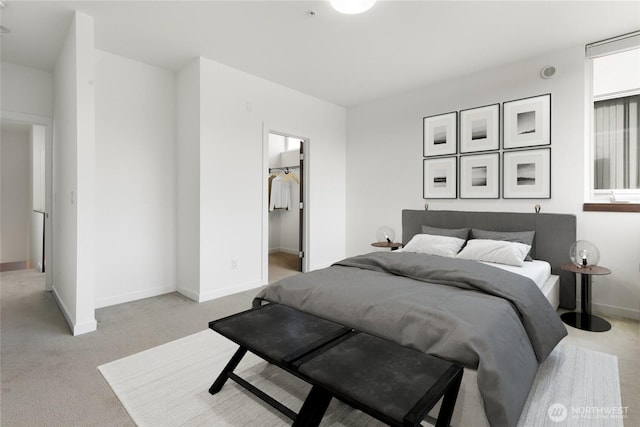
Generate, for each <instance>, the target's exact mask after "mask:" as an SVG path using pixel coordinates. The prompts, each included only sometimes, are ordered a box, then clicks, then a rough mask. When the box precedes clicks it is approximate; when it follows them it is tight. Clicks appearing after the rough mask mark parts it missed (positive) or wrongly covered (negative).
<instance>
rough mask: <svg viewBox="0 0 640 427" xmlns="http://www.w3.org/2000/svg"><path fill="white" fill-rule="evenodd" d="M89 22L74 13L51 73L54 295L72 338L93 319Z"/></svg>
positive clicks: (91, 52)
mask: <svg viewBox="0 0 640 427" xmlns="http://www.w3.org/2000/svg"><path fill="white" fill-rule="evenodd" d="M94 62H95V61H94V47H93V18H91V17H89V16H88V15H85V14H83V13H80V12H76V13H75V15H74V19H73V22H72V23H71V26H70V28H69V31H68V33H67V36H66V38H65V41H64V43H63V46H62V48H61V50H60V53H59V55H58V58H57V60H56V65H55V70H54V100H55V105H54V123H55V124H54V145H53V147H54V151H53V163H54V167H53V170H54V176H53V182H54V190H53V191H54V211H55V216H54V220H53V228H54V230H53V235H54V240H53V244H54V254H55V262H54V263H53V266H54V271H53V289H52V290H53V292H54V295H55V297H56V300H57V302H58V304H59V305H60V308H61V309H62V312H63V314H64V315H65V318H66V319H67V322H68V323H69V326H70V327H71V330H72V332H73V334H74V335H77V334H82V333H85V332H90V331H93V330H95V329H96V321H95V317H94V311H95V310H94V306H95V300H94V278H95V277H94V265H93V264H94V259H95V258H94V257H95V250H94V241H93V239H94V232H93V231H94V230H93V224H94V217H95V211H94V203H95V194H94V192H95V188H94V186H95V129H94V128H95V123H94V108H95V99H94V89H93V83H94V73H93V70H94Z"/></svg>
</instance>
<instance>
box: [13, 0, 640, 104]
mask: <svg viewBox="0 0 640 427" xmlns="http://www.w3.org/2000/svg"><path fill="white" fill-rule="evenodd" d="M73 10H80V11H82V12H85V13H87V14H89V15H91V16H93V17H94V19H95V45H96V47H97V48H98V49H101V50H105V51H109V52H111V53H115V54H118V55H122V56H125V57H129V58H132V59H136V60H139V61H142V62H146V63H149V64H152V65H156V66H158V67H162V68H165V69H168V70H172V71H178V70H179V69H180V68H181V67H183V66H184V65H185V64H187V63H188V62H189V61H191V60H193V59H194V58H195V57H197V56H204V57H207V58H210V59H212V60H215V61H218V62H220V63H223V64H226V65H229V66H231V67H234V68H237V69H239V70H242V71H245V72H247V73H250V74H253V75H256V76H260V77H262V78H264V79H267V80H271V81H273V82H276V83H280V84H282V85H284V86H287V87H290V88H293V89H296V90H298V91H300V92H303V93H307V94H309V95H312V96H315V97H318V98H321V99H325V100H327V101H330V102H332V103H335V104H339V105H343V106H347V107H348V106H353V105H358V104H361V103H364V102H367V101H370V100H373V99H377V98H383V97H387V96H390V95H394V94H397V93H402V92H406V91H410V90H412V89H415V88H417V87H422V86H426V85H429V84H433V83H436V82H438V81H442V80H445V79H449V78H452V77H456V76H460V75H465V74H470V73H475V72H478V71H480V70H484V69H488V68H492V67H496V66H499V65H502V64H508V63H512V62H516V61H520V60H523V59H525V58H529V57H534V56H537V55H539V54H542V53H544V52H549V51H556V50H562V49H565V48H569V47H574V46H579V45H582V44H585V43H589V42H593V41H598V40H601V39H605V38H608V37H612V36H616V35H619V34H624V33H628V32H631V31H636V30H638V29H640V1H623V2H615V1H584V2H583V1H568V2H562V1H531V2H528V1H497V2H487V1H469V2H466V1H455V0H448V1H418V0H414V1H399V0H386V1H385V0H378V3H377V4H376V5H374V7H373V8H372V9H370V10H369V11H367V12H365V13H363V14H361V15H342V14H340V13H338V12H335V11H333V10H332V9H331V7H330V6H329V2H328V1H306V0H296V1H293V0H290V1H268V0H262V1H244V0H235V1H193V2H191V1H136V2H133V1H80V2H67V1H44V2H38V1H25V0H6V7H5V8H4V9H3V10H2V11H1V14H2V16H1V19H2V25H3V26H5V27H7V28H9V29H10V30H11V33H10V34H5V35H3V36H2V38H1V49H2V50H1V55H2V60H3V61H9V62H13V63H17V64H21V65H25V66H30V67H34V68H39V69H43V70H52V69H53V67H54V64H55V60H56V57H57V54H58V52H59V49H60V46H61V44H62V40H63V38H64V36H65V34H66V31H67V29H68V26H69V23H70V22H71V19H72V12H73ZM310 10H313V11H315V12H316V13H315V16H310V15H309V14H308V11H310Z"/></svg>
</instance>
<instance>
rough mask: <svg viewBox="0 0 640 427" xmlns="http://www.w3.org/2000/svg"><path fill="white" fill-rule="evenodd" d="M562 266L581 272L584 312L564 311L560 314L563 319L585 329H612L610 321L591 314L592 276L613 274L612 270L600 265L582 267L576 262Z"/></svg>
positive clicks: (582, 306) (602, 330) (568, 323)
mask: <svg viewBox="0 0 640 427" xmlns="http://www.w3.org/2000/svg"><path fill="white" fill-rule="evenodd" d="M561 268H562V269H563V270H565V271H570V272H572V273H578V274H580V283H581V285H582V301H581V308H582V312H581V313H577V312H570V313H563V314H562V315H561V316H560V318H561V319H562V321H563V322H564V323H566V324H567V325H570V326H573V327H574V328H578V329H582V330H583V331H591V332H605V331H608V330H609V329H611V324H610V323H609V322H607V321H606V320H604V319H603V318H601V317H598V316H594V315H593V314H591V276H602V275H606V274H611V270H609V269H608V268H605V267H600V266H598V265H591V266H586V267H582V266H578V265H575V264H565V265H563V266H562V267H561Z"/></svg>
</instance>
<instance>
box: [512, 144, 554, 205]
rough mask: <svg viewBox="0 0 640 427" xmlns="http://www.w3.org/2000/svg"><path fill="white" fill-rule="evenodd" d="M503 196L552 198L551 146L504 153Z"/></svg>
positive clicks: (513, 197)
mask: <svg viewBox="0 0 640 427" xmlns="http://www.w3.org/2000/svg"><path fill="white" fill-rule="evenodd" d="M502 160H503V166H502V168H503V171H504V172H503V181H502V197H504V198H505V199H550V198H551V148H540V149H537V150H521V151H505V152H504V153H502Z"/></svg>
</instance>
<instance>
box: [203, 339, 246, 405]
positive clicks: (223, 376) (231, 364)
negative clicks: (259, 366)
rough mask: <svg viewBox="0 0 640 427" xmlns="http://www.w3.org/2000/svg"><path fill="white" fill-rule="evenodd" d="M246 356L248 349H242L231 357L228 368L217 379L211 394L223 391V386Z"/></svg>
mask: <svg viewBox="0 0 640 427" xmlns="http://www.w3.org/2000/svg"><path fill="white" fill-rule="evenodd" d="M245 354H247V349H246V348H244V347H240V348H239V349H238V351H236V353H235V354H234V355H233V356H232V357H231V360H229V363H227V366H225V367H224V369H223V370H222V372H220V375H218V378H216V380H215V381H214V383H213V384H212V385H211V387H210V388H209V393H211V394H216V393H217V392H219V391H220V390H221V389H222V386H223V385H224V383H226V382H227V379H228V378H229V374H230V373H232V372H233V370H234V369H236V368H237V367H238V363H240V361H241V360H242V358H243V357H244V355H245Z"/></svg>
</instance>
